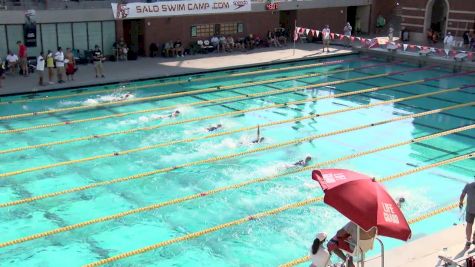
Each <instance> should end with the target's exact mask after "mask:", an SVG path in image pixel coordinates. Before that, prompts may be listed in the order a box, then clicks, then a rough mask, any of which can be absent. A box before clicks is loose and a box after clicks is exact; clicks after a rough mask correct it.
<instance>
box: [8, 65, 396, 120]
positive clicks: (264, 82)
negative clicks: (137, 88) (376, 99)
mask: <svg viewBox="0 0 475 267" xmlns="http://www.w3.org/2000/svg"><path fill="white" fill-rule="evenodd" d="M380 65H381V64H376V65H370V66H364V67H361V68H347V69H343V70H335V71H328V72H319V73H311V74H304V75H298V76H290V77H285V78H276V79H270V80H262V81H256V82H251V83H240V84H234V85H227V86H217V87H209V88H205V89H199V90H191V91H185V92H178V93H170V94H163V95H154V96H148V97H139V98H133V99H130V100H123V101H111V102H105V103H99V104H96V105H89V106H74V107H67V108H59V109H50V110H45V111H37V112H27V113H19V114H13V115H6V116H0V120H11V119H17V118H24V117H31V116H37V115H45V114H52V113H59V112H69V111H77V110H86V109H96V108H99V107H107V106H113V105H126V104H130V103H137V102H145V101H151V100H158V99H164V98H172V97H178V96H186V95H195V94H198V93H206V92H219V91H224V90H230V89H236V88H241V87H249V86H255V85H261V84H268V83H274V82H281V81H288V80H295V79H302V78H311V77H318V76H328V75H330V74H336V73H343V72H349V71H353V70H357V69H362V68H363V69H366V68H371V67H372V66H380ZM389 75H391V73H383V74H377V75H370V76H365V77H368V78H364V77H359V80H365V79H371V78H378V77H384V76H389ZM362 78H363V79H362ZM357 79H358V78H357ZM313 86H316V85H306V86H301V87H300V88H299V89H305V88H309V87H313ZM296 88H297V87H296ZM299 89H298V90H299Z"/></svg>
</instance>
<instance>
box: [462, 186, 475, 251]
mask: <svg viewBox="0 0 475 267" xmlns="http://www.w3.org/2000/svg"><path fill="white" fill-rule="evenodd" d="M465 195H467V208H466V211H465V220H466V221H467V226H466V228H465V235H466V238H467V242H466V243H465V247H466V248H467V249H468V248H470V245H471V244H472V242H475V236H474V238H473V240H472V226H473V220H474V219H475V182H471V183H469V184H466V185H465V187H464V188H463V191H462V194H461V195H460V202H459V208H460V209H462V208H463V200H464V199H465ZM473 244H475V243H473Z"/></svg>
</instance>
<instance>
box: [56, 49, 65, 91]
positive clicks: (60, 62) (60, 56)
mask: <svg viewBox="0 0 475 267" xmlns="http://www.w3.org/2000/svg"><path fill="white" fill-rule="evenodd" d="M54 60H55V61H56V71H57V73H56V74H57V75H58V83H64V80H63V75H64V53H63V49H62V48H61V47H58V51H57V52H56V54H55V55H54Z"/></svg>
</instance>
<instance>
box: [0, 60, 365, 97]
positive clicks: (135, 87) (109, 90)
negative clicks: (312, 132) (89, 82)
mask: <svg viewBox="0 0 475 267" xmlns="http://www.w3.org/2000/svg"><path fill="white" fill-rule="evenodd" d="M362 59H367V58H362ZM359 60H361V59H352V60H334V61H327V62H319V63H313V64H306V65H301V66H291V67H284V68H276V69H267V70H257V71H249V72H243V73H230V74H223V75H219V76H212V77H203V78H195V79H192V81H193V82H202V81H206V80H214V79H221V78H229V77H241V76H248V75H256V74H263V73H270V72H278V71H284V70H293V69H303V68H311V67H320V66H331V65H338V64H340V63H350V62H353V61H359ZM188 76H189V77H191V76H192V75H188ZM183 77H185V76H183ZM188 83H189V81H188V80H178V81H170V82H156V83H152V84H147V85H138V86H134V87H130V88H128V87H127V88H125V90H127V91H135V90H138V89H145V88H150V87H162V86H168V85H175V84H188ZM123 89H124V88H123V87H115V88H112V89H103V90H96V91H87V92H82V93H76V94H69V95H60V96H46V97H39V98H32V99H21V100H12V101H6V102H0V105H6V104H16V103H26V102H32V101H39V100H52V99H65V98H69V97H76V96H83V95H93V94H100V93H108V92H115V91H118V90H123Z"/></svg>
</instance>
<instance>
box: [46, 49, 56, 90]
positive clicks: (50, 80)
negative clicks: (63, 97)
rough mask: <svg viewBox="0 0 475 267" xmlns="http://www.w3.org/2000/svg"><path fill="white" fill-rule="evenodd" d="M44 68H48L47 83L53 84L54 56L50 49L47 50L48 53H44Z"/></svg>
mask: <svg viewBox="0 0 475 267" xmlns="http://www.w3.org/2000/svg"><path fill="white" fill-rule="evenodd" d="M46 68H48V83H49V84H54V82H53V73H54V57H53V52H51V50H48V55H46Z"/></svg>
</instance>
